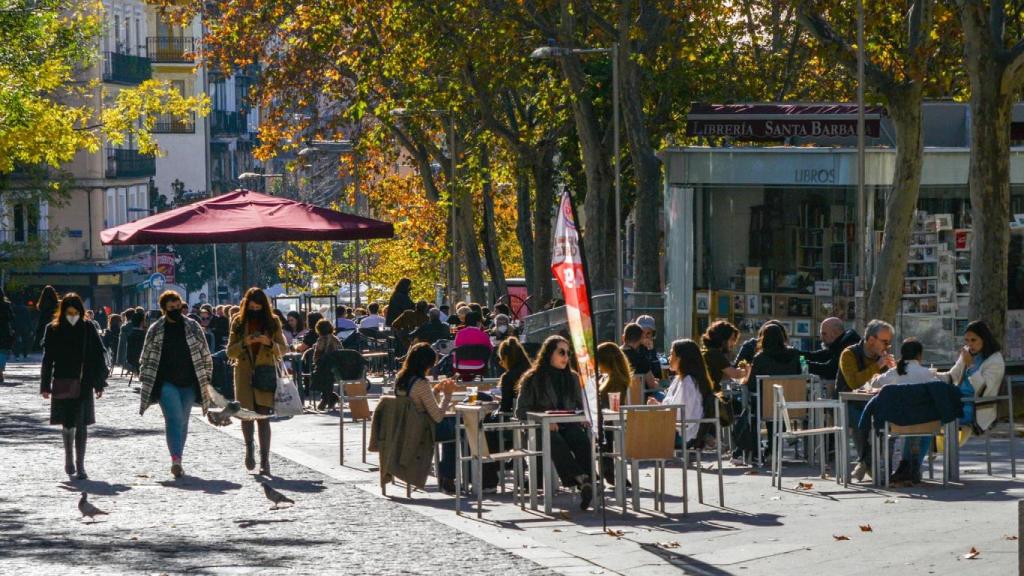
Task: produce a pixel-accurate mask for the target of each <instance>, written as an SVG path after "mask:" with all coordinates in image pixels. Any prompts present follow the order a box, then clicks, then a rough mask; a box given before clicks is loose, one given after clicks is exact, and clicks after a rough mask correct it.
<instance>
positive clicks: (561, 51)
mask: <svg viewBox="0 0 1024 576" xmlns="http://www.w3.org/2000/svg"><path fill="white" fill-rule="evenodd" d="M574 54H609V55H611V58H612V141H613V146H612V147H613V150H614V155H615V159H614V161H615V333H616V335H621V334H622V327H623V325H624V324H625V305H624V299H625V292H626V289H625V282H624V279H623V272H622V260H623V253H622V178H621V168H620V166H619V155H620V154H619V43H618V42H614V43H613V44H612V46H611V48H563V47H560V46H542V47H540V48H537V49H536V50H534V51H533V52H532V53H531V54H530V58H534V59H546V58H562V57H565V56H570V55H574Z"/></svg>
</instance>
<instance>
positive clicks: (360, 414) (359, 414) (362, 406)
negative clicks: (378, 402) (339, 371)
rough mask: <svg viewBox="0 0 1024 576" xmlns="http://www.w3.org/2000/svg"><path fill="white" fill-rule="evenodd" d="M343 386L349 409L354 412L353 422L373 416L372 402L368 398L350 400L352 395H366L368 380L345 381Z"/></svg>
mask: <svg viewBox="0 0 1024 576" xmlns="http://www.w3.org/2000/svg"><path fill="white" fill-rule="evenodd" d="M341 388H342V392H343V394H344V395H345V400H346V401H347V402H348V411H349V412H350V413H351V414H352V421H353V422H359V421H362V420H369V419H371V418H372V417H373V414H372V413H371V412H370V402H369V401H368V400H367V399H366V398H362V399H356V400H349V398H351V397H352V396H366V381H361V382H343V383H342V384H341Z"/></svg>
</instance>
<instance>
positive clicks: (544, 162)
mask: <svg viewBox="0 0 1024 576" xmlns="http://www.w3.org/2000/svg"><path fill="white" fill-rule="evenodd" d="M533 181H534V186H535V190H536V192H535V194H534V208H533V210H534V212H533V226H534V228H533V229H534V239H533V264H534V274H533V277H532V278H530V296H531V297H532V298H533V301H532V304H531V306H530V309H531V310H540V309H541V308H542V307H543V306H544V305H545V304H547V303H548V302H550V301H551V298H552V296H553V294H552V292H551V218H552V216H553V214H554V207H555V146H554V144H553V143H550V144H547V145H546V146H545V147H544V148H541V149H540V150H539V151H538V153H537V154H535V155H533Z"/></svg>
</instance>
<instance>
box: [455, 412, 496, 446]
mask: <svg viewBox="0 0 1024 576" xmlns="http://www.w3.org/2000/svg"><path fill="white" fill-rule="evenodd" d="M455 409H456V410H458V412H459V415H460V416H461V417H462V425H463V426H465V428H466V444H468V445H469V453H470V455H472V456H473V457H474V458H488V457H490V455H491V452H490V450H488V448H487V441H486V440H483V441H480V439H481V438H482V437H483V435H482V434H480V424H481V422H480V415H481V414H483V410H482V409H481V407H480V406H456V408H455Z"/></svg>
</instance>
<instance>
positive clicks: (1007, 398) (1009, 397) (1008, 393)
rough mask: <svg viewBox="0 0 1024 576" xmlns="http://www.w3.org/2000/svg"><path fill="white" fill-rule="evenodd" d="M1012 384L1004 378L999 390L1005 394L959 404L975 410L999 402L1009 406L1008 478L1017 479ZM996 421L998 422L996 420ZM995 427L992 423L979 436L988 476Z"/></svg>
mask: <svg viewBox="0 0 1024 576" xmlns="http://www.w3.org/2000/svg"><path fill="white" fill-rule="evenodd" d="M1017 380H1018V381H1020V380H1024V379H1020V378H1017ZM1012 383H1013V379H1011V378H1010V377H1009V376H1004V377H1003V382H1002V386H1001V388H1000V392H1004V391H1005V393H1001V394H999V395H997V396H973V397H970V398H962V399H961V402H963V403H965V404H966V403H968V402H973V403H974V406H975V408H979V407H981V406H986V405H990V404H996V405H998V404H999V403H1000V402H1006V403H1007V404H1008V406H1009V417H1010V476H1011V477H1013V478H1016V477H1017V453H1016V440H1017V434H1016V427H1015V423H1014V416H1013V386H1012ZM996 421H997V422H998V419H997V420H996ZM995 426H996V425H995V423H993V424H992V427H991V428H989V429H988V430H985V431H984V432H982V433H981V434H980V435H979V436H981V437H983V438H984V439H985V467H986V473H987V474H988V475H989V476H991V475H992V441H991V436H992V430H993V429H994V428H995Z"/></svg>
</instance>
